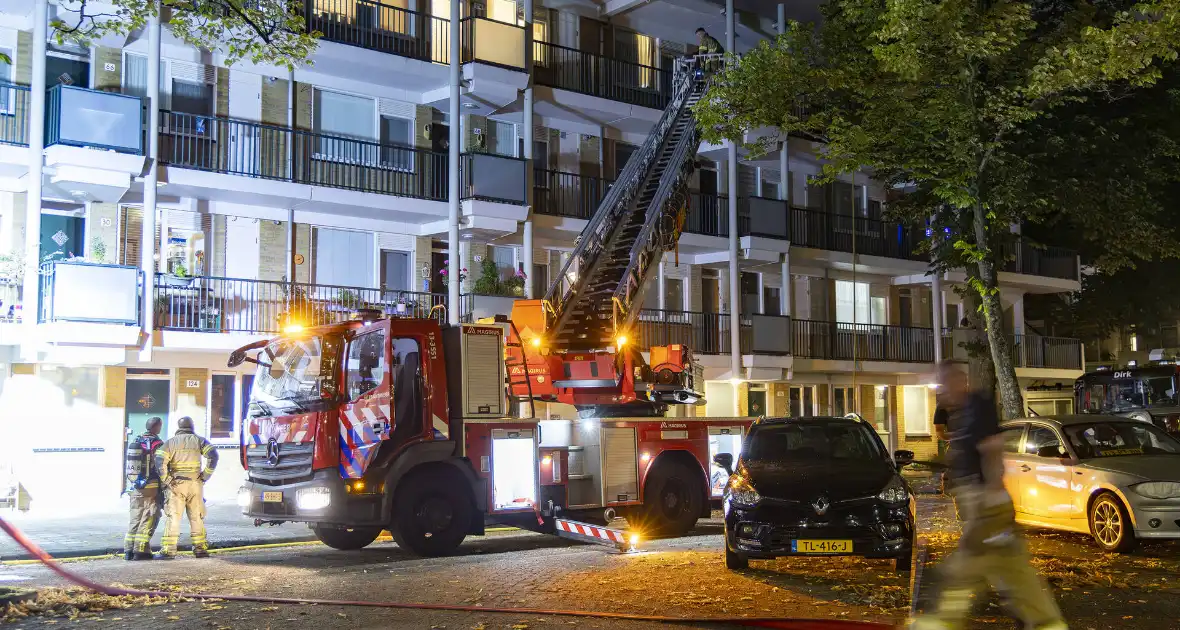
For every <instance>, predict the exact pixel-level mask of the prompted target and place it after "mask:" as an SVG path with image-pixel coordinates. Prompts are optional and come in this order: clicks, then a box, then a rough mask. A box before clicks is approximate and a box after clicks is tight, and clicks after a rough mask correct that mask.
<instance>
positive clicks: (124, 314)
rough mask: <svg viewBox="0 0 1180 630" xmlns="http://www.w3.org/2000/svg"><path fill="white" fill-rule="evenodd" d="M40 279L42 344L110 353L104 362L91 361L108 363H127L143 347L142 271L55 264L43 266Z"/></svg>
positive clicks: (64, 262) (69, 262)
mask: <svg viewBox="0 0 1180 630" xmlns="http://www.w3.org/2000/svg"><path fill="white" fill-rule="evenodd" d="M40 275H41V311H40V312H39V313H38V314H37V323H38V336H37V339H36V341H37V342H46V343H49V344H53V345H57V346H59V347H67V348H68V347H75V348H76V349H77V348H78V347H80V346H85V347H87V348H89V349H90V350H92V351H97V352H100V353H106V357H107V358H104V359H98V358H97V357H98V356H99V355H95V354H91V355H89V356H90V357H91V359H93V360H99V361H104V362H105V361H106V360H116V359H120V360H121V358H122V354H123V352H124V349H125V348H126V347H128V346H134V345H137V344H138V343H139V340H140V335H141V331H140V328H139V323H140V317H139V314H140V304H139V301H140V291H141V287H142V286H143V273H142V272H141V271H140V270H139V268H137V267H129V266H122V265H102V264H95V263H87V262H82V261H78V260H54V261H50V262H47V263H45V264H43V265H42V266H41V270H40ZM79 351H80V350H79ZM75 358H77V356H75Z"/></svg>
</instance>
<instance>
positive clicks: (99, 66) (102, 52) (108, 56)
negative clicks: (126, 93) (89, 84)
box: [94, 46, 123, 92]
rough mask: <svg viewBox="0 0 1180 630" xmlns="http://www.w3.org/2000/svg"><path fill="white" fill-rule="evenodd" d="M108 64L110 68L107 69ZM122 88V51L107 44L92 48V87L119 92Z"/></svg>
mask: <svg viewBox="0 0 1180 630" xmlns="http://www.w3.org/2000/svg"><path fill="white" fill-rule="evenodd" d="M107 64H110V68H111V69H110V70H107ZM122 88H123V51H122V50H121V49H118V48H110V47H108V46H96V47H95V50H94V89H96V90H102V91H104V92H119V91H121V90H122Z"/></svg>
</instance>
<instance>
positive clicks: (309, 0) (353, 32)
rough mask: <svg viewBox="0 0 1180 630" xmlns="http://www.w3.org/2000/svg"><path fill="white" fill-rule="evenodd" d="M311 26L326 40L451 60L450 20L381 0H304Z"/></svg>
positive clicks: (431, 58)
mask: <svg viewBox="0 0 1180 630" xmlns="http://www.w3.org/2000/svg"><path fill="white" fill-rule="evenodd" d="M303 19H304V21H305V22H306V23H307V28H308V30H312V31H319V32H320V33H323V38H324V39H325V40H327V41H331V42H337V43H340V44H348V45H349V46H357V47H360V48H367V49H369V50H376V51H378V52H383V53H389V54H391V55H398V56H399V57H409V58H411V59H420V60H422V61H431V62H434V63H450V51H451V48H450V32H451V28H450V23H449V21H448V20H446V19H443V18H437V17H434V16H432V15H426V14H424V13H418V12H416V11H409V10H407V9H403V8H401V7H398V6H393V5H391V4H386V3H384V2H381V1H380V0H361V1H358V0H305V2H304V4H303Z"/></svg>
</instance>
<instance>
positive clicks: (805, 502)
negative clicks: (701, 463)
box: [714, 416, 914, 571]
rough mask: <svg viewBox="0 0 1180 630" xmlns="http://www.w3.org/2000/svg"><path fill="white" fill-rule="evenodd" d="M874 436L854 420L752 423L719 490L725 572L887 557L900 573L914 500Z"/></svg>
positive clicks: (726, 463)
mask: <svg viewBox="0 0 1180 630" xmlns="http://www.w3.org/2000/svg"><path fill="white" fill-rule="evenodd" d="M913 459H914V454H913V453H912V452H911V451H897V453H895V454H894V457H893V458H890V457H889V452H888V450H887V449H886V448H885V446H884V445H883V444H882V443H881V439H880V438H879V437H877V433H876V431H874V430H873V428H872V427H871V426H870V425H869V424H868V423H866V422H865V421H864V420H861V419H860V418H858V417H856V416H850V417H847V418H829V417H814V418H782V419H776V418H770V419H763V420H759V421H758V422H756V423H755V424H754V425H753V426H752V427H751V428H750V432H749V434H748V435H747V436H746V439H745V441H744V442H743V444H742V454H741V458H740V459H739V460H738V462H737V467H736V469H735V468H734V466H733V456H732V455H729V454H728V453H722V454H719V455H717V456H716V458H714V461H715V462H716V463H717V465H719V466H721V467H722V468H725V469H726V470H728V471H731V472H730V478H729V483H728V484H727V485H726V488H725V499H724V509H725V566H726V567H728V568H730V569H744V568H746V567H747V566H749V559H750V558H767V559H768V558H776V557H779V556H795V555H799V556H805V555H825V556H832V555H843V556H847V555H855V556H863V557H866V558H892V559H894V560H895V562H896V565H895V566H896V568H897V570H898V571H909V569H910V563H911V558H912V554H913V548H914V547H913V541H914V497H913V493H911V492H910V487H909V484H907V483H906V481H905V480H904V479H902V477H901V475H900V474H898V471H899V470H900V469H901V468H902V467H903V466H905V465H907V464H909V463H911V462H913Z"/></svg>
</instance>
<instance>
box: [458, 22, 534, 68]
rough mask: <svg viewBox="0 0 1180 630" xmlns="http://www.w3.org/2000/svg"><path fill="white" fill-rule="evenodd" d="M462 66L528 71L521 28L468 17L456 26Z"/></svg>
mask: <svg viewBox="0 0 1180 630" xmlns="http://www.w3.org/2000/svg"><path fill="white" fill-rule="evenodd" d="M459 27H460V34H461V36H462V40H461V43H462V49H463V57H462V59H463V63H471V62H479V63H486V64H489V65H493V66H500V67H502V68H508V69H510V70H524V69H526V68H528V58H527V56H526V48H525V46H526V44H525V42H526V41H527V40H526V39H525V30H524V27H523V26H518V25H516V24H509V23H508V22H500V21H499V20H493V19H491V18H486V17H479V16H472V17H467V18H463V19H462V20H460V22H459Z"/></svg>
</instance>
